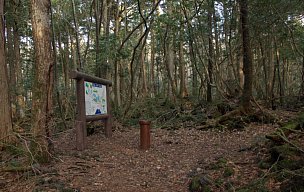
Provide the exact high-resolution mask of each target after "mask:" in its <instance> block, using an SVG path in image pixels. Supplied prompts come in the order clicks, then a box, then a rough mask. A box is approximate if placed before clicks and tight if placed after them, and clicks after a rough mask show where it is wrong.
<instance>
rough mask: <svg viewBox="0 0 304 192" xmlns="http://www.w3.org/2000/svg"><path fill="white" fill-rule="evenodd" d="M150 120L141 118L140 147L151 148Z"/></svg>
mask: <svg viewBox="0 0 304 192" xmlns="http://www.w3.org/2000/svg"><path fill="white" fill-rule="evenodd" d="M150 124H151V122H150V121H145V120H140V121H139V125H140V148H141V149H143V150H147V149H149V148H150V145H151V139H150Z"/></svg>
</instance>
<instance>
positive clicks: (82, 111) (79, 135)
mask: <svg viewBox="0 0 304 192" xmlns="http://www.w3.org/2000/svg"><path fill="white" fill-rule="evenodd" d="M70 78H71V79H75V80H76V97H77V115H76V120H75V128H76V148H77V150H84V149H85V148H87V126H86V122H88V121H98V120H103V121H104V125H105V136H106V137H111V136H112V115H111V102H110V94H109V92H110V90H109V87H111V86H112V81H109V80H106V79H102V78H99V77H94V76H91V75H88V74H85V73H82V72H79V71H76V70H74V71H71V72H70ZM85 81H87V82H91V83H98V84H102V85H104V86H106V105H107V114H100V115H86V107H85V87H84V83H85Z"/></svg>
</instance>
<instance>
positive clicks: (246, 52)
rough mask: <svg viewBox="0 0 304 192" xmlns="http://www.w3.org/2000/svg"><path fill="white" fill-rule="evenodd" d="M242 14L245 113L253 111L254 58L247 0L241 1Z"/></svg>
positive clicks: (243, 102)
mask: <svg viewBox="0 0 304 192" xmlns="http://www.w3.org/2000/svg"><path fill="white" fill-rule="evenodd" d="M239 3H240V14H241V33H242V48H243V65H244V67H243V70H244V77H245V81H244V89H243V94H242V101H241V109H242V110H243V111H244V112H249V111H250V110H251V105H250V100H251V98H252V79H253V75H252V71H253V69H252V68H253V67H252V58H251V47H250V35H249V26H248V2H247V0H239Z"/></svg>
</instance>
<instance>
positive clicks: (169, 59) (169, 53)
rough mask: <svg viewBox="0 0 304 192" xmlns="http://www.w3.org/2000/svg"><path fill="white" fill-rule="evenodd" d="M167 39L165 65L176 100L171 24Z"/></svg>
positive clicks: (172, 94)
mask: <svg viewBox="0 0 304 192" xmlns="http://www.w3.org/2000/svg"><path fill="white" fill-rule="evenodd" d="M171 6H172V5H171V2H168V4H167V9H168V14H169V16H171V15H172V14H173V13H172V7H171ZM166 30H167V31H166V39H165V42H164V43H165V46H164V48H165V50H164V51H165V66H166V69H167V74H168V79H169V83H168V86H169V88H168V91H169V92H168V95H169V97H171V98H172V99H173V100H175V96H176V84H175V81H174V51H173V36H174V35H173V33H174V32H173V31H172V27H171V26H170V24H167V29H166Z"/></svg>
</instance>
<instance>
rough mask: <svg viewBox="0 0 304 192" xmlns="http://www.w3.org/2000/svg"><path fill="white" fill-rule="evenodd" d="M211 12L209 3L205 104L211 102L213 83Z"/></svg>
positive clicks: (211, 5)
mask: <svg viewBox="0 0 304 192" xmlns="http://www.w3.org/2000/svg"><path fill="white" fill-rule="evenodd" d="M212 10H213V3H210V5H209V9H208V33H209V34H208V36H209V37H208V45H209V46H208V53H209V55H208V79H207V102H209V103H211V102H212V83H213V61H214V56H213V55H214V53H213V49H214V47H213V34H212V30H213V27H212Z"/></svg>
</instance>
